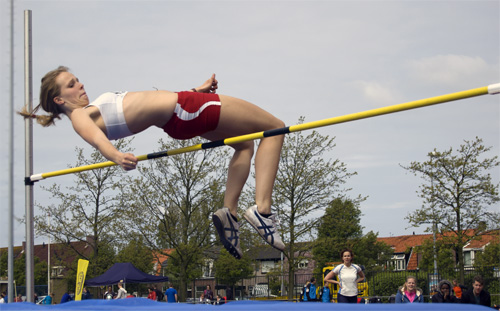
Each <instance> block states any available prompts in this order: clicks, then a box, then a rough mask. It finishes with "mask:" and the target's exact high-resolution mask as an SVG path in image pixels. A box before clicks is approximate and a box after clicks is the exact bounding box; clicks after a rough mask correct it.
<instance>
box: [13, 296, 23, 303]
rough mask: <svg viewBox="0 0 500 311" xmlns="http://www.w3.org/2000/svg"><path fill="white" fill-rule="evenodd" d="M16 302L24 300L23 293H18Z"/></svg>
mask: <svg viewBox="0 0 500 311" xmlns="http://www.w3.org/2000/svg"><path fill="white" fill-rule="evenodd" d="M14 302H23V295H22V294H17V297H16V298H15V299H14Z"/></svg>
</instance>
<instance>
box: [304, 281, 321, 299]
mask: <svg viewBox="0 0 500 311" xmlns="http://www.w3.org/2000/svg"><path fill="white" fill-rule="evenodd" d="M304 301H318V297H317V296H316V278H311V281H310V282H309V284H307V285H306V287H305V288H304Z"/></svg>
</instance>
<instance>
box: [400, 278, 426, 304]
mask: <svg viewBox="0 0 500 311" xmlns="http://www.w3.org/2000/svg"><path fill="white" fill-rule="evenodd" d="M423 294H424V292H423V291H422V290H421V289H420V288H417V278H416V277H414V276H407V277H406V282H405V283H404V284H403V286H401V287H400V288H399V289H398V292H397V294H396V301H395V302H396V303H415V302H424V295H423Z"/></svg>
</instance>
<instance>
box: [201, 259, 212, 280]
mask: <svg viewBox="0 0 500 311" xmlns="http://www.w3.org/2000/svg"><path fill="white" fill-rule="evenodd" d="M213 266H214V262H213V260H205V264H204V265H203V267H202V272H203V277H204V278H209V277H211V276H212V268H213Z"/></svg>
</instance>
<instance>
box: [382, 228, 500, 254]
mask: <svg viewBox="0 0 500 311" xmlns="http://www.w3.org/2000/svg"><path fill="white" fill-rule="evenodd" d="M469 231H470V232H469ZM466 233H467V234H468V235H472V234H473V232H472V230H468V232H466ZM453 234H454V233H453V232H445V233H444V235H445V236H451V235H453ZM499 234H500V230H499V229H497V230H490V231H486V232H484V233H482V234H481V237H480V238H479V239H475V240H473V241H471V242H469V243H468V244H467V245H466V246H465V247H464V248H482V247H484V246H485V245H487V244H488V243H490V242H491V241H494V240H495V239H496V240H498V238H499ZM441 236H442V234H438V235H437V237H436V238H437V239H438V240H439V239H441ZM432 238H433V236H432V234H412V235H400V236H394V237H379V238H377V240H378V241H379V242H385V243H386V244H388V245H390V246H391V247H392V248H393V249H394V253H404V252H406V250H408V249H409V248H413V247H415V246H421V245H422V244H423V242H424V241H425V240H428V239H432Z"/></svg>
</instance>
